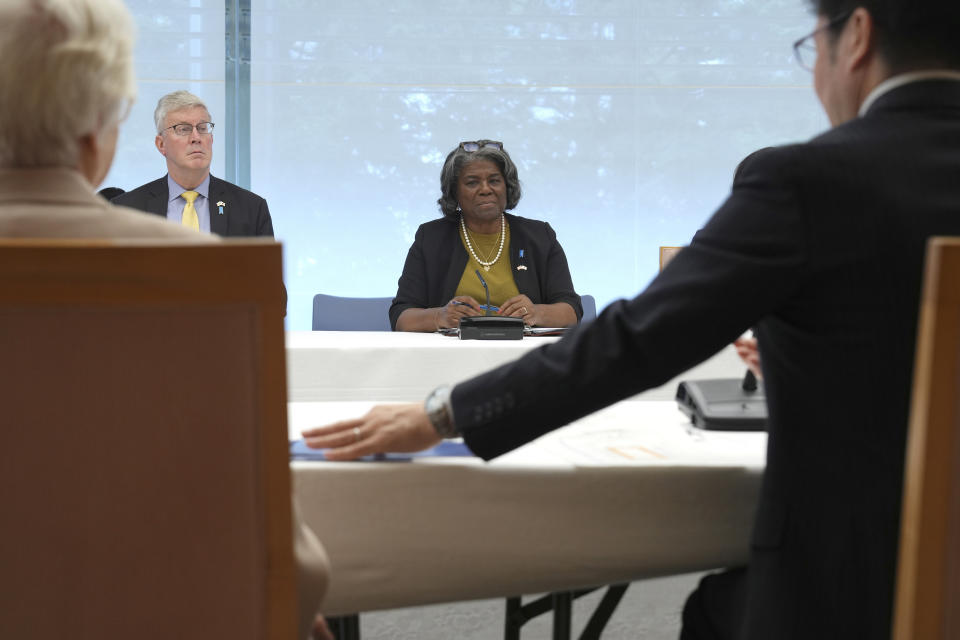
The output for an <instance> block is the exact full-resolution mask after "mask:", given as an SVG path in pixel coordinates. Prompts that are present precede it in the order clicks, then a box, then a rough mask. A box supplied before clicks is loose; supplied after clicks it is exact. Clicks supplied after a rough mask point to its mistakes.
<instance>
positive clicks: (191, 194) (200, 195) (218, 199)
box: [112, 91, 273, 237]
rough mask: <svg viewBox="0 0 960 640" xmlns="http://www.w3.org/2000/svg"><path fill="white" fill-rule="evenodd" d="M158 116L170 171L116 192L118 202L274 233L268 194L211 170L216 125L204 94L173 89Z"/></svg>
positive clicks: (229, 230) (229, 231) (190, 220)
mask: <svg viewBox="0 0 960 640" xmlns="http://www.w3.org/2000/svg"><path fill="white" fill-rule="evenodd" d="M153 118H154V122H155V124H156V126H157V137H156V139H155V144H156V146H157V150H158V151H160V153H161V154H162V155H163V156H164V158H166V161H167V171H168V174H167V175H166V176H164V177H163V178H160V179H159V180H154V181H153V182H148V183H147V184H145V185H143V186H140V187H137V188H136V189H133V190H132V191H128V192H127V193H124V194H122V195H120V196H117V197H116V198H114V199H113V201H112V202H113V203H114V204H121V205H125V206H128V207H133V208H135V209H140V210H141V211H146V212H148V213H154V214H156V215H158V216H164V217H166V218H167V219H168V220H170V221H172V222H175V223H177V224H182V225H184V226H187V227H192V228H194V229H198V230H200V231H207V232H210V233H215V234H217V235H220V236H268V237H273V222H272V221H271V219H270V209H269V208H268V207H267V201H266V200H264V199H263V198H261V197H260V196H258V195H257V194H255V193H252V192H250V191H247V190H246V189H242V188H240V187H238V186H236V185H233V184H230V183H229V182H225V181H223V180H220V179H219V178H215V177H213V176H211V175H210V161H211V159H212V156H213V127H214V125H213V122H211V118H210V112H209V111H208V110H207V107H206V105H205V104H204V103H203V101H202V100H200V98H198V97H197V96H195V95H193V94H191V93H189V92H187V91H174V92H173V93H170V94H167V95H165V96H163V97H162V98H160V101H159V102H158V103H157V108H156V110H155V111H154V114H153Z"/></svg>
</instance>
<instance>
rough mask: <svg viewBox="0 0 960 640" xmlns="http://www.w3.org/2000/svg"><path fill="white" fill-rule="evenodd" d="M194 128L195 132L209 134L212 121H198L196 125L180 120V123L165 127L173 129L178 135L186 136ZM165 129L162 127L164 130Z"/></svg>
mask: <svg viewBox="0 0 960 640" xmlns="http://www.w3.org/2000/svg"><path fill="white" fill-rule="evenodd" d="M194 128H196V130H197V133H199V134H200V135H202V136H206V135H209V134H211V133H213V123H212V122H198V123H197V124H196V125H192V124H187V123H186V122H181V123H180V124H174V125H171V126H169V127H167V129H173V132H174V133H176V134H177V135H178V136H180V137H186V136H188V135H190V134H191V133H193V130H194ZM167 129H164V131H166V130H167Z"/></svg>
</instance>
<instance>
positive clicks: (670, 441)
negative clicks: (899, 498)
mask: <svg viewBox="0 0 960 640" xmlns="http://www.w3.org/2000/svg"><path fill="white" fill-rule="evenodd" d="M469 348H470V347H468V349H469ZM369 405H370V403H350V402H346V403H336V402H330V403H291V404H290V428H291V438H297V437H299V431H300V430H301V429H303V428H306V427H308V426H313V425H316V424H321V423H327V422H330V421H334V420H337V419H341V418H343V417H349V416H354V415H359V414H360V413H362V412H363V411H364V410H365V409H366V408H367V407H368V406H369ZM765 442H766V435H765V434H760V433H719V432H695V431H693V430H691V429H690V427H689V423H688V422H687V420H686V418H685V417H684V416H683V415H682V414H681V413H680V412H679V411H678V410H677V409H676V405H675V404H674V403H673V402H636V401H632V402H623V403H620V404H618V405H614V406H613V407H610V408H608V409H606V410H604V411H601V412H599V413H597V414H594V415H592V416H589V417H587V418H585V419H583V420H581V421H579V422H577V423H574V424H572V425H570V426H568V427H565V428H564V429H560V430H558V431H555V432H554V433H552V434H548V435H547V436H544V437H543V438H541V439H539V440H537V441H535V442H532V443H530V444H528V445H526V446H524V447H522V448H520V449H517V450H516V451H514V452H511V453H509V454H507V455H505V456H503V457H501V458H499V459H497V460H495V461H493V462H491V463H483V462H482V461H480V460H478V459H475V458H434V459H418V460H415V461H408V462H354V463H333V462H294V463H293V464H292V468H293V473H294V486H295V492H296V496H297V498H298V500H299V502H300V506H301V508H302V511H303V513H304V517H305V519H306V520H307V522H308V523H309V524H310V526H312V527H313V529H314V530H315V531H316V532H317V535H318V536H319V538H320V539H321V540H322V541H323V544H324V546H325V547H326V549H327V551H328V553H329V554H330V561H331V565H332V579H331V583H330V592H329V594H328V597H327V600H326V602H325V604H324V611H325V612H326V613H327V614H328V615H343V614H348V613H356V612H362V611H369V610H376V609H390V608H396V607H404V606H414V605H423V604H430V603H438V602H451V601H459V600H468V599H475V598H490V597H498V596H507V595H519V594H527V593H539V592H545V591H557V590H566V589H571V588H575V587H583V586H594V585H602V584H608V583H614V582H623V581H630V580H636V579H640V578H645V577H652V576H658V575H666V574H673V573H683V572H688V571H697V570H704V569H709V568H713V567H723V566H732V565H737V564H740V563H743V562H744V561H745V560H746V557H747V542H748V536H749V530H750V525H751V522H752V518H753V512H754V508H755V503H756V500H757V493H758V489H759V483H760V476H761V474H762V469H763V464H764V463H763V461H764V448H765Z"/></svg>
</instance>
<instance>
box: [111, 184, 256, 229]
mask: <svg viewBox="0 0 960 640" xmlns="http://www.w3.org/2000/svg"><path fill="white" fill-rule="evenodd" d="M209 193H210V232H211V233H215V234H217V235H218V236H270V237H273V222H272V221H271V219H270V209H269V208H268V207H267V201H266V200H264V199H263V198H261V197H260V196H258V195H257V194H255V193H253V192H251V191H247V190H246V189H243V188H241V187H238V186H237V185H235V184H230V183H229V182H225V181H224V180H221V179H220V178H215V177H213V176H210V191H209ZM169 198H170V192H169V190H168V189H167V176H163V177H162V178H160V179H159V180H154V181H153V182H148V183H147V184H145V185H143V186H140V187H137V188H136V189H133V190H132V191H127V192H126V193H124V194H121V195H119V196H117V197H116V198H114V199H113V200H111V202H113V203H114V204H121V205H124V206H127V207H133V208H134V209H140V210H141V211H146V212H147V213H154V214H156V215H158V216H163V217H166V215H167V201H168V200H169ZM218 202H223V203H224V207H223V214H222V215H221V214H219V213H218V211H217V203H218Z"/></svg>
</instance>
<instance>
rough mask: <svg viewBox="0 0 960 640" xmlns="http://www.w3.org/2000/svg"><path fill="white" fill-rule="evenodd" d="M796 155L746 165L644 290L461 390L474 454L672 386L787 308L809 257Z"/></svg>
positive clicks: (462, 424) (459, 402) (458, 399)
mask: <svg viewBox="0 0 960 640" xmlns="http://www.w3.org/2000/svg"><path fill="white" fill-rule="evenodd" d="M784 155H785V154H779V158H778V160H779V162H768V163H756V162H755V163H752V164H751V165H750V166H748V167H744V169H743V172H742V178H741V179H740V180H739V181H738V182H737V183H735V185H734V190H733V193H732V194H731V196H730V197H729V198H728V200H727V201H726V202H725V203H724V204H723V205H722V206H721V208H720V209H719V210H718V211H717V212H716V213H715V214H714V216H713V217H712V218H711V220H710V221H709V222H708V224H707V225H706V226H705V227H704V229H702V230H701V231H700V232H698V233H697V234H696V236H695V237H694V239H693V240H692V242H691V244H690V246H689V247H687V248H685V249H684V250H683V251H681V252H680V253H679V254H678V255H677V257H676V258H674V259H673V261H671V263H670V264H669V265H668V266H667V268H666V269H664V271H663V273H661V274H660V275H659V276H658V277H657V278H656V279H655V280H654V281H653V282H652V283H651V284H650V286H649V287H647V289H646V290H645V291H643V292H642V293H641V294H640V295H638V296H637V297H635V298H633V299H632V300H629V301H625V300H620V301H617V302H614V303H613V304H611V305H609V306H608V307H607V308H606V309H604V311H603V312H602V313H601V314H600V315H599V316H598V318H597V319H596V320H595V321H594V322H592V323H590V324H588V325H585V326H582V327H580V328H578V329H575V330H573V331H571V332H568V333H567V335H566V336H565V337H564V338H563V339H562V340H560V341H558V342H555V343H552V344H548V345H545V346H544V347H541V348H539V349H536V350H533V351H531V352H530V353H528V354H527V355H525V356H524V357H522V358H520V359H519V360H516V361H514V362H512V363H508V364H506V365H503V366H501V367H498V368H496V369H493V370H491V371H489V372H487V373H485V374H482V375H480V376H477V377H475V378H472V379H470V380H468V381H465V382H463V383H460V384H458V385H457V386H456V387H454V389H453V393H452V397H451V398H452V404H453V414H454V420H455V422H456V424H457V427H458V428H459V429H460V431H461V432H462V433H463V436H464V439H465V440H466V443H467V445H468V446H469V447H470V449H471V450H472V451H473V452H474V453H476V454H478V455H480V456H482V457H484V458H486V459H489V458H493V457H496V456H498V455H500V454H502V453H505V452H506V451H509V450H511V449H513V448H515V447H517V446H520V445H521V444H524V443H526V442H529V441H530V440H533V439H535V438H537V437H539V436H540V435H543V434H544V433H547V432H548V431H551V430H553V429H555V428H557V427H560V426H563V425H565V424H567V423H569V422H572V421H574V420H576V419H578V418H580V417H583V416H584V415H587V414H589V413H592V412H594V411H597V410H598V409H601V408H603V407H605V406H607V405H610V404H613V403H614V402H617V401H620V400H623V399H625V398H627V397H630V396H632V395H634V394H637V393H639V392H641V391H643V390H645V389H648V388H651V387H655V386H657V385H660V384H663V383H664V382H666V381H667V380H669V379H671V378H672V377H674V376H676V375H678V374H680V373H681V372H683V371H685V370H686V369H688V368H690V367H691V366H693V365H695V364H697V363H698V362H701V361H702V360H704V359H706V358H708V357H710V356H711V355H713V354H714V353H716V352H717V351H718V350H720V349H721V348H723V347H724V346H725V345H726V344H728V343H730V342H731V341H732V340H734V339H735V338H736V337H737V336H738V335H740V334H741V333H742V332H743V331H744V330H745V329H747V328H748V327H750V326H752V325H753V324H754V323H755V322H756V321H757V320H758V319H759V318H761V317H762V316H764V315H766V314H768V313H771V312H773V311H775V310H776V308H777V306H778V305H780V304H783V302H784V300H786V298H787V297H788V296H789V295H791V293H792V292H793V291H795V289H796V287H797V286H798V285H799V283H800V278H801V276H802V273H803V269H802V267H803V264H804V261H805V257H804V255H805V235H804V228H803V220H802V217H801V215H800V210H799V205H798V198H797V196H796V193H795V188H794V186H793V185H792V184H791V181H789V180H787V179H786V178H784V177H782V176H783V174H784V164H785V158H784V157H783V156H784ZM761 165H762V166H761Z"/></svg>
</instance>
